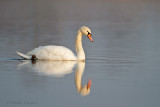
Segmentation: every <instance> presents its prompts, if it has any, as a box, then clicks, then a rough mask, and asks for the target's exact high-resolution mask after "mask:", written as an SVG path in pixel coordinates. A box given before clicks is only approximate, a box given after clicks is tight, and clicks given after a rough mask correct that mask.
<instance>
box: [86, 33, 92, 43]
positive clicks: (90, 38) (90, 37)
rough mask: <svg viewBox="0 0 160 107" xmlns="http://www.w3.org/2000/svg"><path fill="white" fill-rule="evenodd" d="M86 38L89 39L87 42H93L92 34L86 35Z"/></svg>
mask: <svg viewBox="0 0 160 107" xmlns="http://www.w3.org/2000/svg"><path fill="white" fill-rule="evenodd" d="M87 37H88V38H89V40H90V41H91V42H93V40H92V34H91V33H88V35H87Z"/></svg>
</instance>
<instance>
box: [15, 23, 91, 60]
mask: <svg viewBox="0 0 160 107" xmlns="http://www.w3.org/2000/svg"><path fill="white" fill-rule="evenodd" d="M83 34H84V35H86V36H87V37H88V38H89V39H90V41H91V42H93V40H92V37H91V30H90V29H89V28H88V27H86V26H83V27H81V28H80V29H79V30H78V32H77V38H76V41H75V48H76V53H77V57H76V56H75V55H74V53H73V52H72V51H71V50H70V49H68V48H66V47H63V46H54V45H49V46H40V47H38V48H35V49H33V50H32V51H30V52H28V53H27V54H26V55H25V54H22V53H20V52H17V54H18V55H19V56H21V57H22V58H24V59H40V60H85V53H84V50H83V47H82V35H83Z"/></svg>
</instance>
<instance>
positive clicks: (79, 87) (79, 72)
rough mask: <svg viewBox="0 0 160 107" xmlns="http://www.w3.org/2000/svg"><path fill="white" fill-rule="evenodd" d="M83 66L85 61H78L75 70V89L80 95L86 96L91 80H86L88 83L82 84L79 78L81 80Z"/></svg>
mask: <svg viewBox="0 0 160 107" xmlns="http://www.w3.org/2000/svg"><path fill="white" fill-rule="evenodd" d="M84 68H85V62H78V64H77V69H76V72H75V84H76V88H77V91H78V92H79V93H80V94H81V95H82V96H86V95H88V94H89V93H90V88H91V80H88V84H85V85H83V86H82V83H81V80H82V75H83V72H84Z"/></svg>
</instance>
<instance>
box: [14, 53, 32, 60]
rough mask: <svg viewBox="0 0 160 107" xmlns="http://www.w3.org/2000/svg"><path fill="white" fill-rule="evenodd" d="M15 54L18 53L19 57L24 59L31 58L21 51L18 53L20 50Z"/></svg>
mask: <svg viewBox="0 0 160 107" xmlns="http://www.w3.org/2000/svg"><path fill="white" fill-rule="evenodd" d="M16 52H17V51H16ZM17 54H18V55H19V56H20V57H22V58H24V59H31V56H27V55H24V54H22V53H20V52H17Z"/></svg>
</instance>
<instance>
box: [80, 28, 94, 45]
mask: <svg viewBox="0 0 160 107" xmlns="http://www.w3.org/2000/svg"><path fill="white" fill-rule="evenodd" d="M80 32H81V33H82V34H84V35H86V36H87V37H88V38H89V39H90V41H91V42H93V40H92V34H91V30H90V28H89V27H86V26H82V27H81V28H80Z"/></svg>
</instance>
